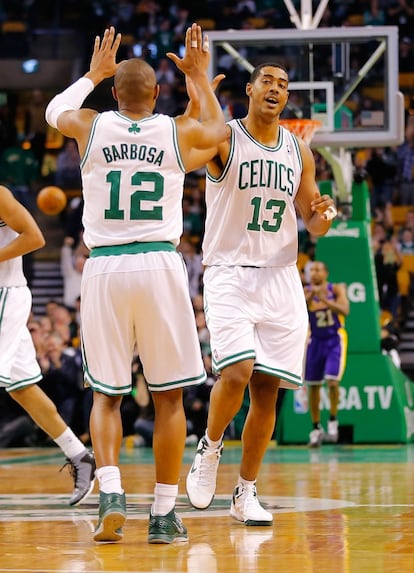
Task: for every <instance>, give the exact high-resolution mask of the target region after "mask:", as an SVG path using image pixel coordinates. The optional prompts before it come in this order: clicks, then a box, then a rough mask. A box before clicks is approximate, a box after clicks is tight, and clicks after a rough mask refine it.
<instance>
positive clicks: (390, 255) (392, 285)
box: [374, 238, 402, 321]
mask: <svg viewBox="0 0 414 573" xmlns="http://www.w3.org/2000/svg"><path fill="white" fill-rule="evenodd" d="M374 261H375V269H376V273H377V281H378V293H379V302H380V308H381V309H382V310H388V311H389V312H390V313H391V315H392V317H393V319H394V320H395V321H398V319H399V311H400V292H399V287H398V277H397V273H398V269H399V268H400V267H401V264H402V259H401V255H400V253H399V250H398V247H397V242H396V239H395V238H391V239H387V240H385V241H383V242H382V243H380V244H379V246H377V248H376V251H374Z"/></svg>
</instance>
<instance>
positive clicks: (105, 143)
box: [81, 111, 185, 248]
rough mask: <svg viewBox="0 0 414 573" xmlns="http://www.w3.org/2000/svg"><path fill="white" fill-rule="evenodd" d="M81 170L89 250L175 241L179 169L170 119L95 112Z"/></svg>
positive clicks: (181, 174) (179, 215) (179, 217)
mask: <svg viewBox="0 0 414 573" xmlns="http://www.w3.org/2000/svg"><path fill="white" fill-rule="evenodd" d="M81 171H82V184H83V197H84V201H85V205H84V211H83V219H82V222H83V226H84V228H85V232H84V241H85V244H86V245H87V246H88V247H89V248H93V247H102V246H110V245H123V244H126V243H132V242H136V241H138V242H153V241H170V242H172V243H173V244H174V245H177V244H178V242H179V240H180V236H181V234H182V227H183V222H182V220H183V216H182V207H181V201H182V195H183V184H184V172H185V171H184V166H183V164H182V161H181V157H180V154H179V150H178V145H177V134H176V125H175V122H174V120H173V119H172V118H170V117H168V116H165V115H157V114H156V115H152V116H150V117H147V118H144V119H141V120H132V119H130V118H128V117H126V116H124V115H122V114H120V113H119V112H117V111H107V112H104V113H101V114H99V115H98V116H97V117H96V119H95V121H94V123H93V125H92V128H91V133H90V136H89V141H88V145H87V148H86V151H85V155H84V157H83V159H82V162H81Z"/></svg>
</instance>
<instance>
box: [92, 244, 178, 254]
mask: <svg viewBox="0 0 414 573" xmlns="http://www.w3.org/2000/svg"><path fill="white" fill-rule="evenodd" d="M175 250H176V249H175V246H174V245H173V244H172V243H170V242H169V241H155V242H148V243H140V242H136V243H126V244H125V245H110V246H107V247H93V248H92V249H91V252H90V254H89V256H90V257H109V256H110V255H136V254H138V253H151V252H153V251H175Z"/></svg>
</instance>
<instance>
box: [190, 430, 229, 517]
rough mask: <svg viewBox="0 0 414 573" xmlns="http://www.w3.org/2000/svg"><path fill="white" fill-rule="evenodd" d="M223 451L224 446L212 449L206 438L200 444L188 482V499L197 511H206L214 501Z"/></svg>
mask: <svg viewBox="0 0 414 573" xmlns="http://www.w3.org/2000/svg"><path fill="white" fill-rule="evenodd" d="M222 451H223V444H220V446H219V447H218V448H212V447H210V446H209V445H208V444H207V441H206V439H205V438H204V437H203V438H201V440H200V441H199V442H198V446H197V451H196V455H195V457H194V461H193V465H192V466H191V469H190V471H189V472H188V474H187V481H186V487H187V495H188V499H189V500H190V503H191V505H192V506H193V507H195V508H197V509H206V508H207V507H208V506H209V505H210V504H211V502H212V501H213V499H214V494H215V491H216V480H217V470H218V466H219V462H220V457H221V452H222Z"/></svg>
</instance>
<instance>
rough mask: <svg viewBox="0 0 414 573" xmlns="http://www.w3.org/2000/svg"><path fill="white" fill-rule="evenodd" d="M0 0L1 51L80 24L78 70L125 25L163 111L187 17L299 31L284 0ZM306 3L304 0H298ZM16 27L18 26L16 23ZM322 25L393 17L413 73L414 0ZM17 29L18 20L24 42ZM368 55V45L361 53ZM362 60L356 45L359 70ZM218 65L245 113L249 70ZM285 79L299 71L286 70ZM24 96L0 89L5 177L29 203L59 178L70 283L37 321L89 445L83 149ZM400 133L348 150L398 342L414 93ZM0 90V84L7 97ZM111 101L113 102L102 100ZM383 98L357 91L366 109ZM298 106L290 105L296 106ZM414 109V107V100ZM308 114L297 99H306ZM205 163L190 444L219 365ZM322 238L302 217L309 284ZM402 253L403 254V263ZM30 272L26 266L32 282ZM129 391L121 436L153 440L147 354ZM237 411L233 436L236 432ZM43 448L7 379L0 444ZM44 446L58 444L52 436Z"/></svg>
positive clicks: (320, 166)
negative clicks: (205, 245)
mask: <svg viewBox="0 0 414 573" xmlns="http://www.w3.org/2000/svg"><path fill="white" fill-rule="evenodd" d="M52 5H53V8H52V9H51V3H50V2H47V1H45V0H0V26H1V33H0V58H13V57H18V58H26V57H30V56H31V54H32V52H33V49H34V48H35V47H36V43H38V42H39V41H40V40H39V38H40V36H41V34H42V31H43V33H47V34H50V33H56V34H58V32H59V31H62V30H76V33H77V34H80V36H79V37H80V38H81V41H80V42H78V44H77V51H78V53H77V56H78V57H79V58H80V61H81V67H83V68H84V69H83V70H82V69H81V70H80V73H84V72H85V71H86V66H87V64H88V61H89V55H90V47H91V45H92V44H93V39H94V37H95V35H100V34H101V33H102V30H103V29H104V28H105V27H106V26H107V25H114V26H115V27H116V30H117V31H119V32H121V33H122V34H123V43H122V47H121V53H120V58H121V59H123V58H129V57H141V58H144V59H146V60H147V61H149V63H151V65H153V66H154V68H155V70H156V74H157V79H158V82H159V84H160V97H159V99H158V101H157V107H156V111H157V112H159V113H166V114H169V115H177V114H180V113H182V112H183V111H184V109H185V107H186V104H187V94H186V91H185V86H184V83H183V78H182V77H181V76H180V74H179V73H177V70H176V69H175V67H174V66H173V65H171V63H170V61H169V60H168V59H167V58H166V57H165V54H166V52H169V51H172V52H175V53H182V49H183V39H184V34H185V30H186V28H187V27H188V26H189V25H190V24H191V23H192V22H193V21H197V22H198V23H200V24H201V25H202V27H203V29H204V30H206V31H208V30H209V29H210V30H227V29H254V28H258V29H263V28H276V29H278V28H279V29H281V28H291V27H293V24H292V22H291V19H290V16H289V12H288V10H287V8H286V6H285V4H284V2H283V1H278V2H275V1H272V0H227V1H226V2H221V1H219V0H206V1H204V2H198V1H196V2H195V1H194V0H189V1H182V0H180V1H179V0H168V1H167V0H135V1H134V0H119V1H113V0H93V1H92V0H83V1H75V0H59V1H56V2H54V3H52ZM295 5H296V7H297V8H298V9H299V8H300V3H299V2H295ZM19 23H20V24H21V27H20V28H19V27H18V24H19ZM320 25H321V26H324V27H329V26H352V25H369V26H376V25H396V26H398V27H399V37H400V42H399V70H400V72H401V73H414V57H413V42H414V1H412V0H396V1H392V0H391V1H389V0H388V1H387V0H367V1H362V0H358V1H352V0H341V1H339V0H331V2H330V3H329V5H328V7H327V8H326V10H325V13H324V15H323V18H322V21H321V24H320ZM13 31H14V32H16V31H18V34H20V36H19V35H18V39H17V40H16V37H15V34H14V35H13ZM244 56H245V57H247V58H248V59H250V60H251V61H253V62H254V61H255V58H258V57H259V55H258V54H257V53H255V51H254V50H253V49H251V50H250V51H247V52H246V53H245V54H244ZM361 58H362V55H361ZM362 62H363V59H361V61H358V54H357V55H356V56H355V62H354V65H355V69H356V70H357V69H358V66H359V65H360V64H361V63H362ZM317 66H318V68H317V69H318V79H320V80H323V79H325V78H327V79H330V78H331V76H332V68H331V66H330V63H329V60H326V61H323V62H322V61H321V62H317ZM218 71H220V72H223V73H225V74H226V79H225V80H224V82H223V84H222V85H221V86H220V89H219V91H218V97H219V99H220V101H221V104H222V107H223V110H224V112H225V114H226V117H227V118H229V119H230V118H231V117H243V115H244V114H245V111H246V100H245V95H244V88H245V84H246V82H247V81H248V79H249V74H248V73H247V72H246V70H245V69H243V68H242V67H240V66H239V65H238V64H237V63H236V62H235V61H234V59H232V58H231V57H228V55H226V54H224V53H223V56H222V57H221V58H220V60H219V63H218ZM288 71H289V75H290V79H291V80H295V79H296V77H295V76H296V73H297V70H295V69H293V68H292V69H289V70H288ZM33 78H34V80H33V88H32V89H31V90H30V91H27V90H26V91H25V92H22V93H16V92H15V91H14V92H13V93H7V92H6V93H5V94H3V99H0V183H1V184H4V185H6V186H8V187H9V188H10V189H11V190H12V191H13V193H14V194H15V195H16V197H17V198H18V199H19V200H20V201H21V202H22V203H23V204H24V205H25V206H26V207H28V208H29V210H30V211H31V212H33V213H35V212H36V204H35V199H36V194H37V192H38V190H39V189H40V188H42V187H44V186H45V185H48V184H53V185H58V186H59V187H61V188H62V189H64V190H65V191H66V192H67V195H68V198H69V201H68V206H67V208H66V210H65V212H64V213H63V214H62V215H61V218H60V221H61V227H62V233H61V235H62V242H61V244H60V245H59V247H60V250H59V253H60V257H61V259H60V262H61V273H62V277H63V282H64V293H63V297H62V300H59V301H56V300H50V301H49V303H48V304H47V305H46V308H45V312H44V314H43V315H42V316H35V315H33V316H32V317H31V320H30V323H29V329H30V332H31V333H32V336H33V340H34V342H35V346H36V349H37V354H38V360H39V363H40V365H41V368H42V372H43V375H44V379H43V382H42V387H43V388H44V389H45V391H46V392H47V393H48V394H49V395H50V396H51V397H52V398H53V400H54V401H55V403H56V405H57V407H58V410H59V412H60V414H61V415H62V417H63V418H64V419H65V421H66V422H67V423H68V424H69V425H70V426H71V427H72V428H73V429H74V430H75V431H76V432H77V433H78V435H79V436H81V438H82V440H84V442H85V443H89V439H90V438H89V429H88V418H89V412H90V408H91V391H90V390H89V389H85V388H84V387H83V380H82V364H81V352H80V347H79V327H80V325H79V312H78V311H79V300H80V280H81V275H82V268H83V264H84V262H85V260H86V258H87V256H88V251H87V249H86V247H85V245H84V244H83V241H82V222H81V215H82V197H81V180H80V170H79V162H80V158H79V154H78V150H77V147H76V144H75V143H74V142H73V141H72V140H64V139H63V138H60V139H59V138H58V136H57V134H56V133H51V132H50V128H48V126H47V124H46V122H45V119H44V110H45V106H46V105H47V103H48V101H49V99H50V96H51V95H54V94H48V93H45V91H44V90H43V89H42V88H41V87H40V86H36V85H35V75H34V76H33ZM405 95H406V98H407V101H408V105H407V109H406V125H407V127H406V134H405V141H404V142H403V143H402V144H401V145H399V146H397V147H395V148H368V149H358V150H355V151H354V152H353V153H352V159H353V164H354V169H355V174H356V176H358V177H360V178H363V179H365V180H366V181H367V183H368V185H369V189H370V196H371V211H372V232H373V235H372V238H373V240H372V248H373V256H374V261H375V267H376V271H377V279H378V288H379V297H380V307H381V310H382V317H381V320H382V322H383V325H384V337H385V336H386V337H389V336H391V337H393V339H394V340H398V335H399V332H400V330H401V329H402V328H404V322H405V320H406V317H407V313H408V310H409V308H410V305H411V300H412V294H413V273H414V264H413V266H412V268H411V267H410V264H412V263H410V262H408V261H412V260H413V259H409V257H410V256H412V257H414V112H413V115H411V103H410V102H411V96H412V94H411V91H410V90H408V91H407V92H406V93H405ZM0 96H1V94H0ZM102 105H103V106H104V107H109V106H110V105H111V102H110V100H105V101H103V102H102ZM372 105H375V102H372V101H367V98H364V97H361V98H360V99H359V100H358V101H356V107H355V109H354V116H355V118H356V121H358V111H359V110H361V109H364V108H367V107H371V106H372ZM293 107H294V106H293V105H292V106H291V112H292V113H294V111H292V109H293ZM413 107H414V106H413ZM299 113H300V110H299ZM315 159H316V167H317V180H318V181H326V180H333V174H332V171H331V167H330V165H329V164H328V163H327V161H326V160H325V159H324V158H323V157H322V156H321V155H319V154H318V153H316V152H315ZM204 188H205V172H204V170H200V171H199V172H194V173H191V174H189V175H188V176H187V177H186V185H185V192H184V199H183V217H184V219H183V220H184V234H183V237H182V241H181V244H180V246H179V250H180V251H181V253H182V255H183V257H184V259H185V262H186V264H187V269H188V275H189V288H190V294H191V298H192V301H193V306H194V314H195V319H196V323H197V328H198V332H199V338H200V346H201V349H202V353H203V357H204V361H205V367H206V370H207V372H208V381H207V383H206V384H205V385H203V386H200V387H194V388H189V389H188V390H186V393H185V406H186V412H187V417H188V442H189V443H197V441H198V439H199V438H201V436H202V435H203V432H204V428H205V425H206V417H207V411H208V400H209V393H210V389H211V386H212V385H213V384H214V376H213V374H212V371H211V356H210V347H209V335H208V330H207V327H206V324H205V319H204V311H203V299H202V292H203V283H202V278H203V265H202V256H201V243H202V238H203V232H204V217H205V205H204ZM315 246H316V239H315V238H314V237H312V236H310V235H309V234H308V233H307V232H305V231H304V229H303V225H301V222H300V220H299V251H300V252H299V258H298V266H299V268H300V270H301V272H302V274H303V280H304V283H305V282H307V280H308V276H307V272H308V268H309V263H310V262H311V261H312V260H313V259H314V256H315ZM406 261H407V262H406ZM32 272H33V269H32V268H31V267H30V265H27V274H28V281H29V284H30V280H31V273H32ZM131 376H132V380H133V387H134V390H133V392H132V394H131V396H128V397H127V398H125V399H124V403H123V406H122V413H123V421H124V435H125V438H126V439H127V440H129V442H128V443H129V444H130V445H133V446H136V447H139V446H151V444H152V427H153V408H152V402H151V396H150V394H149V392H148V390H147V388H146V383H145V378H144V376H143V372H142V367H141V365H140V363H139V360H138V358H137V360H136V361H135V362H134V364H133V365H132V371H131ZM239 434H240V423H239V421H238V420H237V419H236V420H235V421H234V424H233V425H232V426H231V427H230V428H229V429H228V436H227V437H232V438H237V437H239ZM16 445H18V446H19V445H20V446H21V445H26V446H31V445H49V442H48V439H47V437H46V436H45V435H44V434H42V432H41V431H40V430H39V429H38V428H37V427H36V426H34V424H33V422H32V421H31V419H30V418H29V417H28V416H27V414H26V413H25V412H24V411H23V410H21V409H20V408H19V407H18V405H17V404H16V403H14V401H12V400H11V399H10V398H9V397H8V396H7V394H6V393H5V392H4V391H3V390H0V447H7V446H16ZM50 445H53V443H52V444H50Z"/></svg>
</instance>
